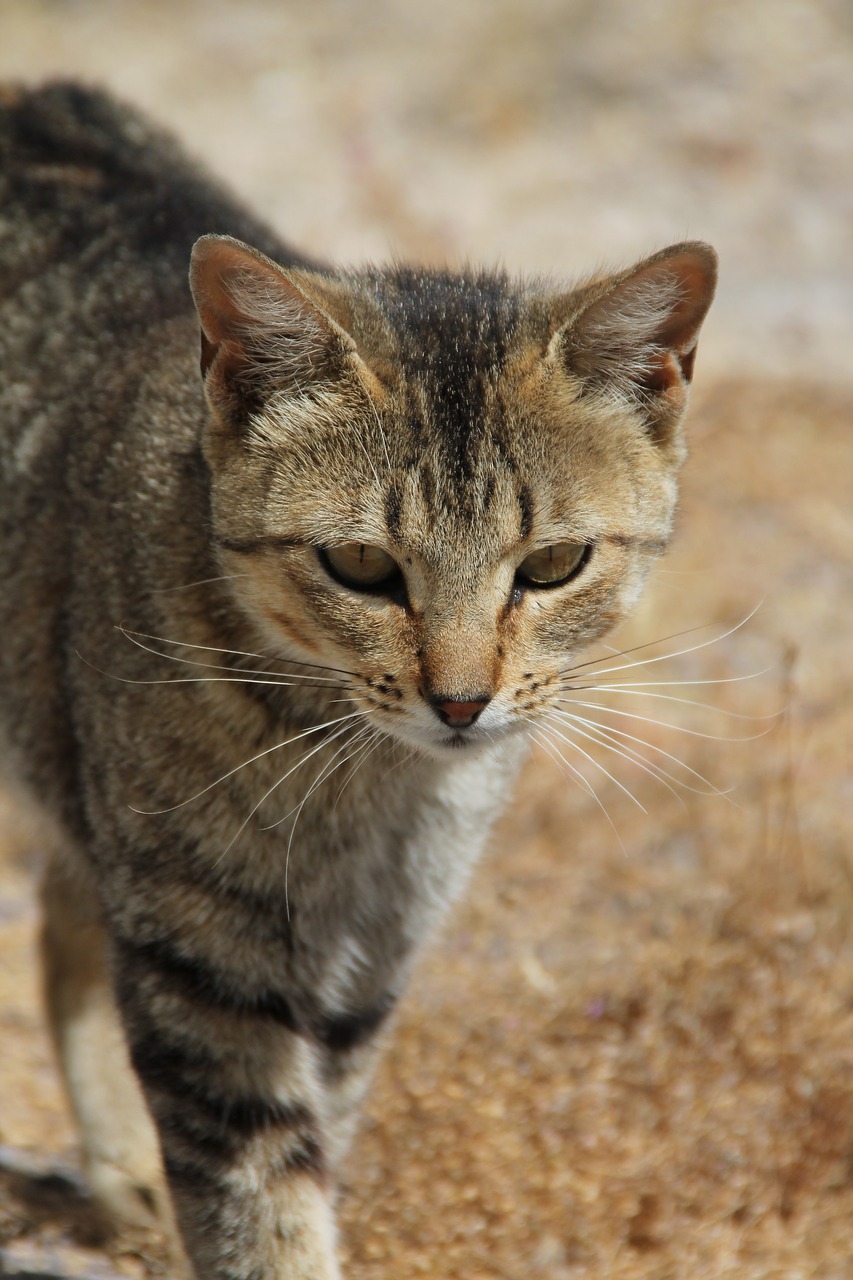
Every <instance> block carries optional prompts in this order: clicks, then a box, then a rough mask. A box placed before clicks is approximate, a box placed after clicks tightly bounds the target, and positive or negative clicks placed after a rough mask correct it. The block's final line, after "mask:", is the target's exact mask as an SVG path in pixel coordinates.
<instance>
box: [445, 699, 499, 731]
mask: <svg viewBox="0 0 853 1280" xmlns="http://www.w3.org/2000/svg"><path fill="white" fill-rule="evenodd" d="M491 700H492V699H491V696H490V695H484V696H482V697H479V698H469V699H464V700H463V699H461V698H446V699H443V700H441V701H436V702H434V703H433V706H434V707H435V709H436V712H437V713H438V715H439V716H440V717H441V719H442V720H443V721H444V723H445V724H449V725H450V727H451V728H452V729H467V728H468V726H469V725H472V724H473V723H474V721H475V720H476V719H477V716H478V715H479V714H480V712H481V711H482V710H483V708H484V707H487V706H488V705H489V703H490V702H491Z"/></svg>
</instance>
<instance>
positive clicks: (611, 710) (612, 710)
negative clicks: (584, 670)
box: [556, 698, 767, 742]
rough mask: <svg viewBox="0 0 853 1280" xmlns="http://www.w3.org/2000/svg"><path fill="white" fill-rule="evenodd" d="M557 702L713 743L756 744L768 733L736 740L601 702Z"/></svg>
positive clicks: (569, 699)
mask: <svg viewBox="0 0 853 1280" xmlns="http://www.w3.org/2000/svg"><path fill="white" fill-rule="evenodd" d="M556 702H557V703H558V704H559V705H560V706H562V707H585V708H586V709H587V710H588V711H602V712H604V714H605V715H611V716H621V717H622V718H623V719H624V720H642V721H643V723H644V724H653V725H657V726H658V728H661V729H671V730H672V731H673V733H686V734H689V735H690V737H691V738H707V739H709V740H710V741H712V742H754V741H755V740H756V739H757V738H761V737H763V736H764V734H765V733H766V732H767V730H766V729H765V730H762V732H761V733H750V734H746V735H744V736H743V737H739V738H735V737H732V736H731V734H727V733H704V732H703V731H702V730H701V729H689V728H688V727H687V725H683V724H673V723H672V721H671V720H656V719H655V718H654V717H653V716H644V715H642V714H641V713H640V712H637V711H623V710H622V708H621V707H608V706H607V705H606V704H604V703H600V702H584V701H582V700H581V699H580V698H557V699H556ZM695 705H701V704H695ZM711 710H713V708H711Z"/></svg>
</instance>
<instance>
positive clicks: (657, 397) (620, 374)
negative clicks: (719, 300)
mask: <svg viewBox="0 0 853 1280" xmlns="http://www.w3.org/2000/svg"><path fill="white" fill-rule="evenodd" d="M716 282H717V255H716V253H715V252H714V250H713V249H712V248H711V246H710V245H707V244H703V243H702V242H701V241H688V242H686V243H684V244H677V245H673V246H672V247H671V248H669V249H664V250H662V252H660V253H656V254H654V255H653V256H652V257H651V258H646V259H645V260H644V261H643V262H640V263H638V264H637V265H636V266H635V267H632V268H631V269H630V270H628V271H626V272H623V273H622V274H621V275H618V276H614V277H612V278H610V279H609V280H604V281H600V282H597V283H596V284H595V285H593V286H590V287H589V288H588V290H585V291H584V292H583V293H582V294H581V297H580V306H579V307H577V308H576V309H575V312H574V315H573V316H572V317H571V319H570V320H569V321H568V322H567V323H564V324H563V325H562V326H561V327H560V329H558V331H557V332H556V334H555V335H554V337H553V339H552V341H551V345H550V347H549V355H550V356H551V357H552V358H553V357H554V356H559V358H561V359H562V360H563V361H565V363H566V364H567V365H568V367H569V369H570V371H571V372H572V373H574V374H575V375H576V376H578V377H579V378H580V379H581V381H582V383H583V384H585V386H586V387H589V388H597V389H600V390H605V391H606V390H607V389H609V388H612V389H614V390H615V391H617V392H618V393H621V394H622V395H624V396H627V397H628V398H629V399H630V400H632V401H633V402H634V403H635V404H636V405H637V407H638V408H639V410H640V412H641V413H642V415H643V418H644V420H645V423H646V426H647V429H648V430H649V433H650V434H651V436H652V438H653V439H654V440H655V442H656V443H658V444H660V445H661V446H664V447H665V446H666V445H667V444H669V443H670V442H671V440H672V439H673V436H674V433H675V431H676V429H677V427H678V423H679V420H680V418H681V415H682V414H683V412H684V408H685V406H686V403H687V392H688V389H689V385H690V381H691V378H692V376H693V362H694V359H695V356H696V342H697V339H698V336H699V329H700V326H701V324H702V321H703V320H704V319H705V315H706V314H707V311H708V308H709V306H710V305H711V301H712V299H713V297H714V289H715V286H716Z"/></svg>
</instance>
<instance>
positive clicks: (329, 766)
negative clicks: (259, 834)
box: [253, 725, 372, 831]
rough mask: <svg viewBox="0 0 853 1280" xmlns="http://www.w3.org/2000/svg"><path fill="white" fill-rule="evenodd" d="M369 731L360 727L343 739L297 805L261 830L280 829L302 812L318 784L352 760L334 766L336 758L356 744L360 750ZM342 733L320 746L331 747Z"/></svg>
mask: <svg viewBox="0 0 853 1280" xmlns="http://www.w3.org/2000/svg"><path fill="white" fill-rule="evenodd" d="M371 729H372V726H371V725H362V726H361V728H360V729H359V730H358V733H357V734H356V736H355V738H347V737H344V741H343V742H342V743H341V745H340V746H339V747H338V749H337V751H335V752H334V754H333V755H332V757H331V759H330V760H327V761H326V763H325V764H324V765H323V767H322V768H321V770H320V772H319V773H318V775H317V777H316V778H315V779H314V781H313V782H312V783H311V785H310V786H309V788H308V790H307V791H306V792H305V795H304V796H303V797H302V799H301V800H300V801H299V802H298V803H297V804H295V805H294V806H293V808H292V809H288V811H287V813H285V814H282V816H281V817H280V818H276V820H275V822H269V823H267V824H266V826H263V827H261V830H262V831H272V830H273V829H274V828H275V827H280V826H281V824H282V823H283V822H286V821H287V819H288V818H289V817H291V816H292V815H293V814H294V813H296V814H298V813H300V812H301V810H302V806H303V805H304V804H305V802H306V800H307V799H308V797H309V796H311V795H313V793H314V792H315V791H316V790H317V788H318V787H319V786H320V784H321V783H322V782H324V781H325V779H326V778H327V777H328V776H329V774H330V773H334V771H335V769H337V768H338V766H339V765H343V764H346V762H347V760H350V759H352V756H351V755H348V756H346V757H345V758H344V759H343V760H339V761H338V764H335V761H336V760H338V756H339V755H341V753H342V752H343V751H347V750H348V749H349V748H356V744H357V747H358V748H360V747H361V746H362V745H363V742H364V739H365V738H366V737H369V735H370V733H371ZM343 732H344V731H343V730H339V731H338V733H337V734H335V736H334V737H333V738H330V739H329V742H328V743H325V744H321V745H325V746H329V745H331V743H332V742H334V740H335V738H339V737H341V734H342V733H343ZM311 754H312V755H313V754H314V752H312V753H311ZM284 776H285V778H286V777H288V775H287V774H285V775H284ZM283 781H284V778H280V779H279V781H278V782H277V783H276V784H275V786H274V787H271V788H270V790H269V791H268V792H267V795H265V796H264V797H263V799H262V800H261V801H260V804H263V802H264V800H266V799H267V796H269V795H272V793H273V791H275V789H276V787H278V786H279V785H280V783H281V782H283ZM253 812H254V811H253Z"/></svg>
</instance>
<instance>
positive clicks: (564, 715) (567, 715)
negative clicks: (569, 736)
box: [552, 710, 734, 803]
mask: <svg viewBox="0 0 853 1280" xmlns="http://www.w3.org/2000/svg"><path fill="white" fill-rule="evenodd" d="M552 714H553V715H556V716H559V717H560V718H561V719H563V720H569V721H572V722H573V724H574V725H577V724H583V725H586V726H587V727H588V728H594V729H596V730H598V731H599V732H600V733H601V734H603V735H607V736H608V737H609V738H611V739H613V738H616V739H624V740H625V741H627V742H635V743H637V744H638V745H639V746H642V747H647V748H648V749H649V751H654V752H656V753H657V754H658V755H661V756H663V757H664V758H665V759H667V760H671V761H672V763H673V764H676V765H678V767H679V769H683V770H684V771H685V773H689V774H690V776H691V777H693V778H695V779H696V780H697V782H701V783H702V785H703V787H705V788H707V790H705V791H699V790H698V789H697V788H696V787H691V786H690V785H689V783H686V782H683V781H682V780H681V779H679V778H675V777H673V775H672V774H670V773H668V772H667V770H666V769H663V768H662V767H661V766H660V765H656V764H654V763H653V762H652V761H650V760H648V759H647V757H645V756H641V757H640V759H642V760H645V762H646V764H647V765H648V766H649V767H650V768H651V769H654V770H655V771H659V773H660V774H661V775H663V776H664V777H667V778H670V779H671V780H672V781H673V782H674V783H675V785H676V786H679V787H682V788H683V789H684V790H685V791H697V794H699V795H716V796H720V797H722V798H725V799H729V800H730V797H729V795H728V793H727V792H725V791H721V790H720V788H719V787H715V786H714V784H713V782H711V781H709V779H708V778H705V777H703V776H702V774H701V773H698V772H697V771H696V770H695V769H693V768H691V767H690V765H689V764H685V763H684V761H683V760H679V758H678V756H674V755H673V754H672V753H671V752H670V751H665V750H664V748H663V747H659V746H657V745H656V744H655V743H653V742H649V741H648V740H647V739H646V738H638V737H636V736H635V735H634V734H632V733H628V732H627V731H626V730H625V729H617V728H615V726H613V725H603V724H600V723H599V722H598V721H596V720H590V719H588V718H587V717H586V716H576V715H572V714H571V712H568V711H558V710H554V711H553V713H552ZM652 723H654V722H652ZM576 731H577V732H578V733H583V734H584V737H588V736H589V735H588V734H586V733H584V731H583V730H582V729H578V730H576ZM703 736H705V735H703ZM630 750H631V748H630V747H626V748H625V751H630ZM632 754H634V753H632ZM638 763H639V761H638ZM731 803H734V801H731Z"/></svg>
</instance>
